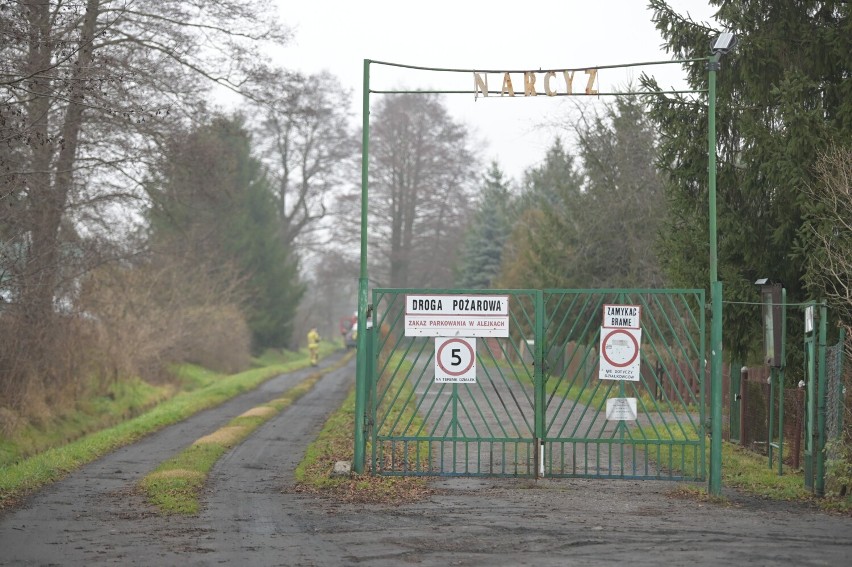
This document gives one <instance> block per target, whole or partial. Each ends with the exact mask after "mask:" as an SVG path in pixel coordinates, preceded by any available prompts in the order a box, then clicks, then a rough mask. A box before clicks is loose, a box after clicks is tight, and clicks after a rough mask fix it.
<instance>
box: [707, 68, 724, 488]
mask: <svg viewBox="0 0 852 567" xmlns="http://www.w3.org/2000/svg"><path fill="white" fill-rule="evenodd" d="M721 57H722V54H721V53H716V54H714V55H713V56H712V57H711V58H710V60H709V61H708V65H707V74H708V77H707V158H708V160H709V162H708V167H707V170H708V184H707V189H708V193H709V194H708V198H709V217H710V219H709V221H710V223H709V224H710V301H711V321H710V325H711V326H710V428H711V432H710V482H709V489H708V492H709V493H710V494H712V495H713V496H721V494H722V282H720V281H719V277H718V267H717V264H718V263H717V251H716V248H717V242H716V71H717V70H718V69H719V59H720V58H721Z"/></svg>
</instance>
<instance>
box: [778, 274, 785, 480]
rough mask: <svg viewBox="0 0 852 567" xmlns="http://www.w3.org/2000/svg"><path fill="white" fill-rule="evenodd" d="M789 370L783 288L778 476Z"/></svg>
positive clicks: (779, 379) (782, 467)
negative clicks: (785, 391) (785, 390)
mask: <svg viewBox="0 0 852 567" xmlns="http://www.w3.org/2000/svg"><path fill="white" fill-rule="evenodd" d="M786 368H787V289H786V288H783V287H782V288H781V368H780V369H779V370H778V391H779V394H778V474H779V475H782V474H784V384H785V382H786V375H787V373H786V371H785V369H786Z"/></svg>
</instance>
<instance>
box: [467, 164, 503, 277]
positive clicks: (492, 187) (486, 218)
mask: <svg viewBox="0 0 852 567" xmlns="http://www.w3.org/2000/svg"><path fill="white" fill-rule="evenodd" d="M510 199H511V193H510V191H509V185H508V182H507V181H506V180H505V179H504V176H503V171H502V170H501V169H500V166H499V165H498V164H497V162H492V163H491V167H490V168H489V169H488V171H487V172H486V174H485V175H484V176H483V179H482V186H481V193H480V195H479V202H478V204H477V209H476V211H475V212H474V214H473V220H472V222H471V226H470V228H468V230H467V235H466V237H465V242H464V248H463V250H462V258H461V266H460V268H459V272H460V273H459V279H458V281H459V286H461V287H464V288H473V289H487V288H490V287H494V286H493V283H494V281H495V279H496V278H497V276H498V274H499V273H500V263H501V260H502V257H503V245H504V243H505V242H506V239H507V238H508V237H509V234H510V232H511V230H512V225H511V222H510V218H509V206H510Z"/></svg>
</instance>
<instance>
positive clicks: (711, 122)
mask: <svg viewBox="0 0 852 567" xmlns="http://www.w3.org/2000/svg"><path fill="white" fill-rule="evenodd" d="M735 45H736V36H735V35H734V34H732V33H723V34H721V35H720V36H719V37H718V38H717V39H716V41H715V42H714V43H713V44H712V47H711V50H710V51H711V55H710V56H708V57H699V58H693V59H680V60H670V61H654V62H644V63H628V64H621V65H607V66H595V67H585V68H574V69H548V70H542V69H539V70H538V71H535V70H520V71H506V70H495V71H487V70H482V69H479V70H477V69H446V68H444V69H442V68H430V67H420V66H414V65H403V64H398V63H388V62H381V61H372V60H369V59H365V60H364V90H363V112H362V118H363V128H362V148H363V149H362V155H361V226H360V229H361V261H360V274H359V278H358V329H359V330H360V331H361V332H359V333H358V361H357V372H356V389H355V433H354V458H353V469H354V471H355V472H356V473H362V472H364V467H365V460H366V449H367V438H368V437H369V426H370V425H372V426H373V431H375V425H376V424H375V423H372V424H370V423H369V419H371V417H370V416H368V405H369V404H368V396H369V395H370V384H369V383H368V382H369V380H368V370H370V371H371V372H370V373H371V374H372V370H371V369H370V368H369V361H370V360H371V356H370V353H369V352H368V344H369V345H370V346H371V347H374V346H375V345H374V344H373V343H374V342H375V339H374V340H373V341H368V335H370V334H372V333H368V332H367V330H368V326H367V323H368V317H369V312H370V310H369V307H368V295H369V289H368V288H369V278H368V276H367V265H368V262H367V240H368V239H367V228H368V223H367V210H368V193H369V190H368V187H369V163H370V160H369V147H370V143H369V141H370V118H369V117H370V94H371V93H381V94H393V93H434V94H470V95H473V96H474V97H477V96H478V95H480V94H481V95H482V96H483V97H485V96H487V95H488V94H491V93H492V92H494V93H495V94H497V93H499V94H500V95H501V96H502V95H503V94H507V95H508V96H510V97H511V96H514V90H513V89H512V86H511V75H510V74H511V73H521V74H523V92H524V96H533V95H537V94H539V93H538V92H537V91H538V89H537V87H536V86H535V83H536V76H537V73H540V74H542V77H541V78H542V79H543V83H544V92H543V93H542V94H545V95H547V96H549V97H550V96H588V95H592V94H593V95H596V96H603V95H624V94H632V95H637V94H656V95H660V94H670V93H675V92H679V93H706V94H707V159H708V167H707V172H708V180H707V193H708V203H707V204H708V221H709V222H708V224H709V235H708V244H709V262H708V263H709V274H710V282H709V284H710V285H709V289H710V304H711V305H710V312H711V330H710V338H709V351H710V352H709V357H708V358H709V368H710V404H709V406H710V414H711V415H710V418H709V420H708V422H709V430H710V468H709V483H708V489H709V492H710V494H712V495H714V496H718V495H720V494H721V469H722V283H721V282H720V281H719V278H718V265H717V264H718V250H717V249H718V244H717V229H716V215H717V212H716V73H717V72H718V71H719V69H720V60H721V58H722V56H723V55H724V54H725V53H727V52H728V51H729V50H730V49H732V48H733V47H734V46H735ZM684 63H698V64H706V66H707V67H706V68H707V89H706V90H704V89H691V90H683V91H662V92H653V93H644V92H631V93H603V92H599V91H598V90H597V89H595V88H594V78H595V77H597V75H598V72H599V71H600V70H602V69H614V68H626V67H638V66H649V65H665V64H684ZM371 64H377V65H383V66H392V67H400V68H407V69H412V70H422V71H439V72H448V73H470V74H471V75H472V76H473V79H474V88H473V90H434V91H426V90H414V91H402V90H395V91H380V90H375V91H374V90H371V88H370V65H371ZM577 72H580V73H581V74H586V75H589V82H588V83H587V84H586V88H585V89H583V90H582V91H581V90H579V85H578V89H577V90H574V86H573V78H574V76H575V74H576V73H577ZM488 73H498V74H499V75H500V76H501V77H502V78H503V87H502V89H501V90H500V91H490V90H488V86H487V78H484V77H483V74H485V75H486V77H487V74H488ZM560 74H561V76H562V77H563V78H564V81H565V90H564V92H557V90H555V89H554V88H553V83H552V81H553V80H555V78H556V77H557V76H558V75H560ZM556 81H557V82H558V80H556ZM535 293H539V292H535ZM537 297H538V296H537ZM375 304H376V303H375V302H374V305H375ZM534 305H535V309H539V307H540V306H542V301H536V302H535V303H534ZM537 315H540V316H537V317H535V318H534V321H535V324H536V325H542V324H543V319H544V316H543V314H541V313H537ZM703 320H704V319H703V316H702V317H701V321H702V324H701V330H702V331H701V332H702V333H703V329H704V326H703ZM521 328H523V327H522V326H521ZM542 329H543V327H542ZM542 332H543V331H542ZM538 336H543V335H538ZM536 345H537V346H535V349H540V345H541V341H539V342H538V343H536ZM703 345H704V342H701V350H702V353H703V348H704V347H703ZM516 348H517V347H516ZM643 356H644V353H643ZM537 368H538V370H534V371H533V373H532V376H533V384H534V396H536V401H537V402H538V401H540V400H539V398H541V400H543V398H544V396H545V391H546V385H545V383H544V380H543V378H542V375H541V373H540V368H541V365H539V366H538V367H537ZM535 376H538V377H539V378H538V380H536V378H535ZM454 387H455V388H457V386H454ZM621 388H623V386H622V387H621ZM702 395H703V394H702ZM518 406H519V408H520V407H522V405H521V404H518ZM536 407H541V404H537V405H536ZM702 411H703V405H702ZM541 415H543V414H536V419H537V421H536V422H535V424H534V427H535V431H536V433H542V435H541V436H538V437H536V439H537V441H536V442H537V443H540V445H539V446H536V447H534V449H533V453H534V455H533V457H534V460H535V466H536V469H535V470H536V471H537V472H541V471H539V469H538V467H544V464H545V463H544V457H543V454H544V453H543V449H544V444H546V443H547V441H544V439H545V438H544V436H543V433H544V432H543V427H544V425H543V423H542V422H541V419H542V418H541V417H540V416H541ZM375 417H376V416H372V419H375ZM646 429H647V430H650V429H651V428H650V426H649V427H648V428H646ZM620 430H621V433H619V435H623V434H624V431H625V430H624V428H623V427H620ZM667 431H668V430H667ZM699 437H701V435H699ZM702 439H703V437H702ZM376 440H377V439H374V441H376ZM659 441H660V446H663V444H662V442H661V441H662V440H659ZM702 442H703V441H702ZM418 449H419V444H418ZM703 459H704V457H703V453H702V455H701V458H700V460H701V462H702V475H703ZM516 460H517V459H516ZM527 466H529V465H527Z"/></svg>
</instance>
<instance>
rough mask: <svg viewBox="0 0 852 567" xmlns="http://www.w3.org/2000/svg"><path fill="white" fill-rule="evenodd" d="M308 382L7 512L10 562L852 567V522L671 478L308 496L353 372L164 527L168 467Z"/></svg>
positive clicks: (251, 397)
mask: <svg viewBox="0 0 852 567" xmlns="http://www.w3.org/2000/svg"><path fill="white" fill-rule="evenodd" d="M338 356H342V354H341V355H338ZM334 362H335V359H334V358H332V359H328V360H326V361H324V362H323V364H325V365H331V364H333V363H334ZM309 373H310V369H308V370H304V371H301V372H296V373H293V374H288V375H284V376H281V377H278V378H275V379H273V380H271V381H269V382H267V383H265V384H264V385H263V386H261V387H260V388H259V389H257V390H255V391H253V392H249V393H247V394H244V395H243V396H240V397H239V398H236V399H234V400H232V401H230V402H228V403H226V404H224V405H222V406H220V407H219V408H216V409H213V410H208V411H206V412H203V413H201V414H199V415H197V416H195V417H193V418H191V419H189V420H186V421H185V422H182V423H180V424H177V425H174V426H171V427H169V428H167V429H164V430H162V431H160V432H158V433H157V434H154V435H151V436H149V437H147V438H146V439H144V440H142V441H140V442H139V443H136V444H134V445H132V446H128V447H125V448H123V449H120V450H118V451H116V452H114V453H112V454H110V455H108V456H106V457H104V458H103V459H101V460H99V461H97V462H95V463H92V464H91V465H89V466H87V467H84V468H83V469H81V470H79V471H77V472H76V473H74V474H72V475H70V476H69V477H68V478H66V479H65V480H63V481H61V482H58V483H56V484H54V485H52V486H50V487H47V488H45V489H44V490H42V491H40V492H39V493H37V494H35V495H33V496H32V497H30V498H29V499H28V500H27V501H26V502H25V503H24V505H23V506H22V507H21V508H20V509H17V510H7V511H5V512H0V564H2V565H106V564H120V565H181V566H185V565H361V564H364V565H395V566H396V565H404V564H420V565H631V566H633V565H660V564H669V565H743V564H749V565H844V566H845V565H849V564H850V557H852V518H849V517H838V516H831V515H827V514H824V513H821V512H819V511H816V510H814V509H810V508H807V507H802V506H800V505H792V504H785V503H775V502H768V501H761V500H755V499H751V498H747V497H745V496H742V495H739V494H737V493H735V492H732V491H728V490H726V491H725V492H726V496H727V497H728V499H729V503H728V504H726V505H722V504H714V503H704V502H699V501H696V500H695V499H692V498H678V497H675V496H673V491H674V489H675V488H677V486H678V485H677V484H675V483H671V482H660V481H593V480H571V479H567V480H566V479H563V480H542V481H538V482H536V481H530V480H511V479H509V480H506V479H495V480H491V479H481V478H452V479H438V480H435V481H434V482H433V483H432V485H433V488H434V489H435V492H434V494H432V495H431V496H429V497H428V498H427V499H426V500H424V501H421V502H419V503H415V504H404V505H399V506H395V505H364V504H346V503H340V502H337V501H334V500H330V499H326V498H322V497H318V496H314V495H310V494H306V493H301V492H296V491H294V490H293V470H294V468H295V466H296V464H297V463H298V462H299V461H300V460H301V458H302V456H303V453H304V450H305V448H306V447H307V445H308V444H309V443H310V442H311V441H312V440H313V439H314V438H315V436H316V434H317V433H318V431H319V429H320V428H321V426H322V424H323V422H324V421H325V419H326V417H327V416H328V415H329V413H331V412H332V411H333V410H334V409H335V408H337V407H338V406H339V405H340V403H341V402H342V401H343V399H344V398H345V396H346V394H347V393H348V391H349V389H350V388H351V387H352V385H353V382H354V361H353V362H351V363H349V364H348V365H347V366H345V367H344V368H342V369H340V370H337V371H334V372H331V373H329V374H327V375H326V376H325V377H324V378H323V379H322V380H321V381H320V382H319V383H318V384H317V385H316V386H315V387H314V389H313V390H312V391H311V392H310V393H309V394H307V395H305V396H304V397H302V398H301V399H300V400H299V401H298V402H296V404H294V405H293V406H291V407H290V408H287V409H286V410H284V411H283V412H281V413H280V414H279V415H278V416H277V417H275V418H273V419H272V420H270V421H269V422H267V423H266V424H265V425H264V426H262V427H261V428H260V429H258V430H257V431H256V432H255V433H254V434H253V435H252V436H251V437H250V438H249V439H248V440H247V441H245V442H244V443H243V444H241V445H240V446H239V447H237V448H235V449H234V450H233V451H231V452H230V453H228V454H227V455H226V456H225V457H224V458H223V459H222V460H221V461H220V462H219V463H218V464H217V465H216V467H215V469H214V471H213V474H212V475H211V478H210V483H209V486H208V489H207V491H206V494H205V496H204V499H203V511H202V512H201V514H200V515H199V516H198V517H173V516H172V517H163V516H160V515H159V514H157V513H156V512H155V511H154V510H153V509H151V508H150V507H149V506H148V505H147V504H146V503H145V502H144V501H143V500H142V498H141V497H140V496H139V495H138V494H137V493H136V492H135V490H134V486H135V485H136V483H137V482H138V480H139V479H140V478H141V477H142V476H144V475H145V474H146V473H148V472H149V471H150V470H152V469H153V468H154V467H155V466H156V465H157V464H158V463H160V462H161V461H163V460H165V459H166V458H168V457H170V456H172V455H173V454H175V453H177V452H179V451H180V450H182V449H183V448H184V447H185V446H186V445H188V444H190V443H191V442H192V441H194V440H195V439H197V438H199V437H201V436H203V435H206V434H208V433H210V432H212V431H214V430H215V429H217V428H218V427H220V426H221V425H223V424H224V423H226V422H227V421H228V420H230V419H232V418H233V417H235V416H236V415H239V414H240V413H242V412H243V411H246V410H247V409H249V408H251V407H254V406H256V405H258V404H261V403H263V402H265V401H267V400H270V399H273V398H275V397H278V396H279V395H280V394H281V393H282V392H284V391H285V390H286V389H288V388H289V387H291V386H293V385H295V384H297V383H298V382H299V381H300V380H302V379H303V378H304V377H305V376H306V375H307V374H309Z"/></svg>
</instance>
